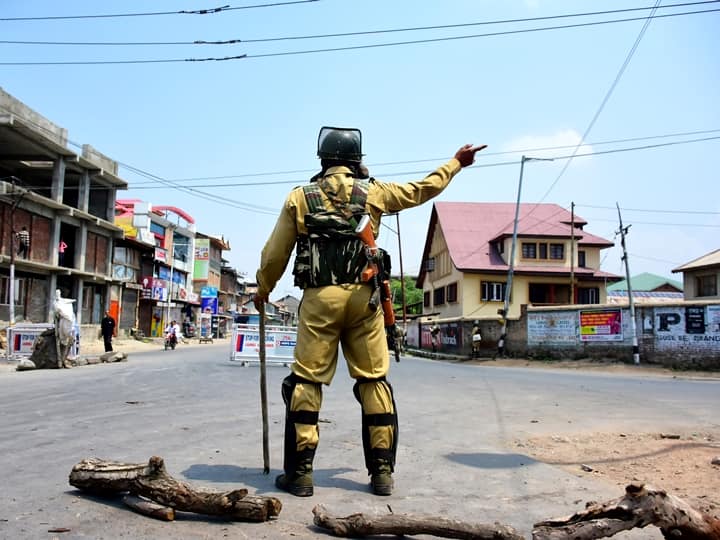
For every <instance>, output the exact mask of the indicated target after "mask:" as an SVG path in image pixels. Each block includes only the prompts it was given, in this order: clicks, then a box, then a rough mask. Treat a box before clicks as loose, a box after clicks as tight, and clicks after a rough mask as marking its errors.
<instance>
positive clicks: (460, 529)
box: [313, 504, 523, 540]
mask: <svg viewBox="0 0 720 540" xmlns="http://www.w3.org/2000/svg"><path fill="white" fill-rule="evenodd" d="M313 514H314V516H315V517H314V519H313V522H314V523H315V525H317V526H318V527H321V528H323V529H328V530H330V531H331V532H332V533H333V534H334V535H335V536H341V537H345V538H352V537H358V536H374V535H379V534H393V535H399V536H403V535H414V534H430V535H433V536H439V537H441V538H461V539H463V540H523V537H522V536H521V535H520V534H519V533H518V532H517V531H516V530H515V529H513V528H512V527H509V526H507V525H502V524H500V523H493V524H492V525H488V524H469V523H464V522H462V521H455V520H450V519H446V518H441V517H436V516H427V517H419V516H410V515H407V514H387V515H383V516H378V517H372V518H371V517H367V516H364V515H363V514H351V515H349V516H346V517H335V516H332V515H331V514H329V513H328V512H327V510H326V509H325V507H324V506H323V505H321V504H319V505H317V506H316V507H315V508H313Z"/></svg>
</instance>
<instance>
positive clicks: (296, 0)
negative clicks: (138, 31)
mask: <svg viewBox="0 0 720 540" xmlns="http://www.w3.org/2000/svg"><path fill="white" fill-rule="evenodd" d="M317 1H318V0H291V1H288V2H271V3H265V4H254V5H249V6H236V7H231V6H229V5H226V6H221V7H216V8H210V9H194V10H181V11H151V12H144V13H113V14H104V15H55V16H53V15H49V16H48V15H46V16H42V17H0V21H60V20H69V19H110V18H118V17H150V16H157V15H211V14H214V13H220V12H222V11H234V10H239V9H257V8H268V7H279V6H288V5H292V4H308V3H310V2H317Z"/></svg>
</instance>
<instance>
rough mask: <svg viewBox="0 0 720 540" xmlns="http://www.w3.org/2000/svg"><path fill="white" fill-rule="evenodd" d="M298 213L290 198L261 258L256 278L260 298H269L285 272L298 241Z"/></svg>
mask: <svg viewBox="0 0 720 540" xmlns="http://www.w3.org/2000/svg"><path fill="white" fill-rule="evenodd" d="M296 213H297V210H296V207H295V205H294V204H293V203H292V199H291V197H288V199H287V200H286V201H285V204H284V205H283V208H282V211H281V212H280V216H279V217H278V220H277V222H276V223H275V228H274V229H273V232H272V234H271V235H270V238H268V240H267V242H266V243H265V247H264V248H263V250H262V254H261V256H260V268H258V271H257V274H256V276H255V277H256V279H257V284H258V295H259V296H262V297H265V298H267V297H268V296H269V295H270V292H271V291H272V290H273V289H274V288H275V285H276V284H277V282H278V280H279V279H280V278H281V277H282V275H283V273H284V272H285V268H286V267H287V264H288V261H289V260H290V255H291V254H292V251H293V248H294V247H295V241H296V239H297V227H296V222H295V215H296Z"/></svg>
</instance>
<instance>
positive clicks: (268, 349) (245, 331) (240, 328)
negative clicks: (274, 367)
mask: <svg viewBox="0 0 720 540" xmlns="http://www.w3.org/2000/svg"><path fill="white" fill-rule="evenodd" d="M296 339H297V328H296V327H294V326H266V327H265V361H266V363H268V364H282V365H284V366H288V365H290V364H291V363H292V362H293V354H294V352H295V340H296ZM230 360H231V361H234V362H240V363H241V365H243V366H245V365H248V364H249V363H250V362H258V363H259V362H260V327H259V326H258V325H257V324H234V325H233V332H232V339H231V340H230Z"/></svg>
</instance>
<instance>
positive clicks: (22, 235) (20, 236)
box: [16, 226, 30, 259]
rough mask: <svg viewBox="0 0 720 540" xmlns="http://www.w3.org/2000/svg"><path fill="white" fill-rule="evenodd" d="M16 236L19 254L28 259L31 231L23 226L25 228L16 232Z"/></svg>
mask: <svg viewBox="0 0 720 540" xmlns="http://www.w3.org/2000/svg"><path fill="white" fill-rule="evenodd" d="M16 236H17V242H18V247H17V254H18V255H20V256H21V257H22V258H23V259H27V258H28V256H29V254H30V231H28V230H27V227H25V226H23V228H22V229H20V231H19V232H18V233H16Z"/></svg>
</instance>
